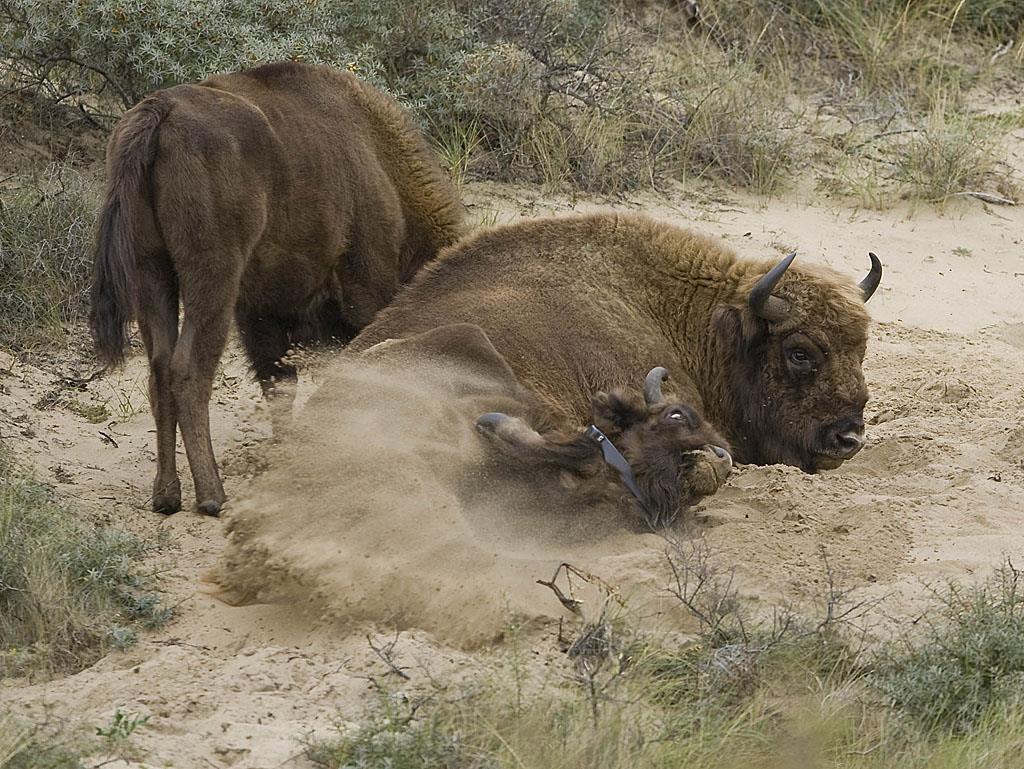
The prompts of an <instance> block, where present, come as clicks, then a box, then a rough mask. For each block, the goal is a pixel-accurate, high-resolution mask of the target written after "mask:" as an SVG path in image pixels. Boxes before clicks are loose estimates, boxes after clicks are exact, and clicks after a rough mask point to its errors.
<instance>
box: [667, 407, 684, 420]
mask: <svg viewBox="0 0 1024 769" xmlns="http://www.w3.org/2000/svg"><path fill="white" fill-rule="evenodd" d="M668 418H669V419H675V420H676V421H678V422H681V421H682V420H683V412H682V411H680V410H679V409H672V410H671V411H670V412H668Z"/></svg>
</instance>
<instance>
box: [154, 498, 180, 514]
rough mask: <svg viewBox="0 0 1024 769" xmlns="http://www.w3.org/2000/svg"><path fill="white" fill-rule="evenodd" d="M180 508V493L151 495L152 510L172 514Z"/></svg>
mask: <svg viewBox="0 0 1024 769" xmlns="http://www.w3.org/2000/svg"><path fill="white" fill-rule="evenodd" d="M179 510H181V495H174V494H157V495H155V496H154V497H153V512H154V513H160V514H161V515H174V514H175V513H176V512H178V511H179Z"/></svg>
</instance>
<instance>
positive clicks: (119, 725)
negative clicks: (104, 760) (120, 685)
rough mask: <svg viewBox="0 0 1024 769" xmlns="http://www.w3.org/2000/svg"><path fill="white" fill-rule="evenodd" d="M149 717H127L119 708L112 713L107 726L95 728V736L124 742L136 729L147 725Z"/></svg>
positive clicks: (135, 714)
mask: <svg viewBox="0 0 1024 769" xmlns="http://www.w3.org/2000/svg"><path fill="white" fill-rule="evenodd" d="M149 718H150V717H149V715H145V716H144V715H141V714H140V713H134V714H131V715H129V714H128V713H124V712H122V711H121V709H120V708H118V709H117V710H115V711H114V715H113V716H112V717H111V719H110V724H109V725H108V726H97V727H96V734H97V735H98V736H100V737H106V738H107V739H108V740H115V741H116V740H126V739H128V738H129V737H131V736H132V734H133V733H134V732H135V730H136V729H138V728H139V727H140V726H145V725H146V724H147V723H149Z"/></svg>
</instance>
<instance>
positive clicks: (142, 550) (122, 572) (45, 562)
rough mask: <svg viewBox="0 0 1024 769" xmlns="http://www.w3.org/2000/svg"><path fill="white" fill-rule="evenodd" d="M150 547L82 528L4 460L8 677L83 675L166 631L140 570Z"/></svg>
mask: <svg viewBox="0 0 1024 769" xmlns="http://www.w3.org/2000/svg"><path fill="white" fill-rule="evenodd" d="M151 547H152V545H151V544H147V543H145V542H143V541H141V540H139V539H137V538H135V537H133V536H131V535H129V534H127V533H125V532H123V531H119V530H115V529H110V528H103V527H96V526H90V525H88V524H86V523H84V522H82V521H81V520H79V519H78V518H76V517H75V515H74V514H73V513H72V512H71V511H70V510H68V509H67V508H66V507H65V506H64V505H63V504H62V503H61V502H60V501H59V500H58V499H57V498H56V496H55V495H54V493H53V491H52V490H51V489H50V488H49V487H47V486H44V485H42V484H40V483H37V482H36V481H33V480H32V479H31V478H28V477H25V476H24V475H23V474H22V473H21V471H20V470H18V469H17V468H16V467H14V465H13V463H12V461H11V459H10V458H9V457H8V456H6V455H3V454H0V677H2V676H5V675H19V674H24V673H29V672H33V671H38V670H41V671H43V672H51V671H56V670H69V669H75V668H78V667H81V666H82V665H84V664H87V663H88V662H90V661H91V660H92V659H94V658H95V657H97V656H98V655H99V654H101V653H102V652H103V650H105V649H107V648H110V647H112V646H122V645H125V644H127V643H130V642H131V641H132V640H133V639H134V630H133V628H134V627H136V626H147V627H148V626H155V625H159V624H161V623H163V622H165V621H166V620H167V619H168V618H169V617H170V614H171V612H170V610H169V609H166V608H164V607H163V606H161V604H160V601H159V600H158V598H157V597H156V596H155V595H153V594H151V593H146V592H144V588H145V584H146V580H145V579H144V578H143V577H142V576H140V575H139V573H138V571H137V567H138V562H139V560H140V559H141V558H142V557H143V556H144V555H145V554H146V553H147V552H149V550H150V549H151Z"/></svg>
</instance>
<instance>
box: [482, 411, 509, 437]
mask: <svg viewBox="0 0 1024 769" xmlns="http://www.w3.org/2000/svg"><path fill="white" fill-rule="evenodd" d="M509 419H511V417H510V416H509V415H508V414H502V413H501V412H500V411H492V412H490V413H488V414H483V415H482V416H479V417H477V420H476V429H477V432H481V433H488V434H493V433H496V432H497V431H498V427H499V426H500V425H501V424H502V422H505V421H507V420H509Z"/></svg>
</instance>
